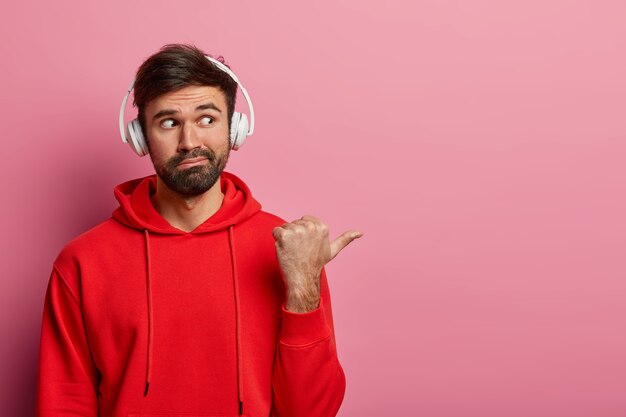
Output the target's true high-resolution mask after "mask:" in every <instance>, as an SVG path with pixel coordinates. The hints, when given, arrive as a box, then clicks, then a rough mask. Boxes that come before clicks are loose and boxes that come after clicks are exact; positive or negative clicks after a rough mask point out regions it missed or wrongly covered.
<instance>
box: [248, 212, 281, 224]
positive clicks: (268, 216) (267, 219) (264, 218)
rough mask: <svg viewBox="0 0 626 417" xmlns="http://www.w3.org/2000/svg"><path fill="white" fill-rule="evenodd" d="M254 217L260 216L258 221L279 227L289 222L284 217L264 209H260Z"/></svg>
mask: <svg viewBox="0 0 626 417" xmlns="http://www.w3.org/2000/svg"><path fill="white" fill-rule="evenodd" d="M254 217H257V218H258V219H257V221H258V222H259V223H262V224H264V225H267V226H270V227H277V226H281V225H283V224H285V223H287V222H286V221H285V220H284V219H283V218H281V217H279V216H277V215H275V214H272V213H269V212H267V211H264V210H261V211H259V212H258V213H257V214H256V216H254Z"/></svg>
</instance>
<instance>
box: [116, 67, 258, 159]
mask: <svg viewBox="0 0 626 417" xmlns="http://www.w3.org/2000/svg"><path fill="white" fill-rule="evenodd" d="M205 56H206V55H205ZM206 59H208V60H209V61H211V62H212V63H213V64H215V66H216V67H218V68H219V69H220V70H222V71H224V72H225V73H226V74H228V75H229V76H230V78H232V79H233V80H235V82H236V83H237V85H238V86H239V88H241V93H242V94H243V96H244V98H245V99H246V102H247V103H248V109H249V110H250V124H249V127H248V116H246V115H245V114H242V113H239V112H233V117H232V118H231V119H230V147H231V148H232V149H233V150H237V149H239V148H240V147H241V146H242V145H243V142H244V141H245V139H246V136H250V135H252V133H253V132H254V108H253V107H252V101H251V100H250V96H249V95H248V92H247V91H246V89H245V88H244V87H243V85H241V83H240V82H239V80H238V79H237V76H236V75H235V73H233V72H232V71H231V70H230V69H229V68H228V67H227V66H226V65H224V64H222V63H221V62H220V61H218V60H216V59H214V58H211V57H210V56H206ZM134 86H135V80H133V82H131V83H130V86H129V87H128V92H127V93H126V96H125V97H124V100H122V107H121V108H120V135H121V136H122V142H124V143H128V144H129V145H130V147H131V149H132V150H133V151H134V152H135V153H136V154H137V155H139V156H145V155H147V154H148V145H147V143H146V139H145V136H144V134H143V131H142V130H141V124H140V123H139V120H138V119H133V120H131V121H130V122H129V123H128V125H126V128H124V110H125V109H126V103H127V102H128V97H130V93H131V92H132V91H133V87H134Z"/></svg>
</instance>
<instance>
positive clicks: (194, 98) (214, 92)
mask: <svg viewBox="0 0 626 417" xmlns="http://www.w3.org/2000/svg"><path fill="white" fill-rule="evenodd" d="M209 102H210V103H213V104H214V105H215V106H216V107H217V108H219V109H220V110H221V111H222V112H223V113H226V96H225V95H224V93H223V92H222V90H220V89H219V88H218V87H213V86H206V85H202V86H198V85H191V86H187V87H183V88H181V89H180V90H176V91H172V92H169V93H165V94H162V95H160V96H159V97H157V98H155V99H154V100H152V101H150V102H148V103H147V104H146V113H147V114H151V113H157V112H159V111H161V110H165V109H171V110H179V111H184V110H187V111H189V110H193V109H195V108H196V107H197V106H199V105H200V104H206V103H209Z"/></svg>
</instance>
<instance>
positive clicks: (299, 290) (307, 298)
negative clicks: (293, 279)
mask: <svg viewBox="0 0 626 417" xmlns="http://www.w3.org/2000/svg"><path fill="white" fill-rule="evenodd" d="M319 304H320V290H319V285H311V286H308V287H296V288H288V289H287V299H286V300H285V308H286V309H287V310H288V311H291V312H294V313H308V312H310V311H313V310H315V309H316V308H318V307H319Z"/></svg>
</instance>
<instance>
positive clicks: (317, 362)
mask: <svg viewBox="0 0 626 417" xmlns="http://www.w3.org/2000/svg"><path fill="white" fill-rule="evenodd" d="M320 281H321V282H320V283H321V299H320V306H319V307H318V308H316V309H315V310H313V311H310V312H307V313H294V312H290V311H288V310H287V309H285V308H284V307H283V312H282V317H283V322H282V329H281V334H280V339H279V343H278V351H277V355H276V363H275V365H274V375H273V379H272V387H273V401H272V416H276V417H291V416H298V417H308V416H311V417H314V416H315V417H327V416H335V415H336V414H337V411H338V410H339V407H340V405H341V402H342V401H343V397H344V393H345V388H346V381H345V376H344V373H343V370H342V368H341V365H340V364H339V360H338V359H337V351H336V348H335V335H334V330H333V319H332V311H331V305H330V293H329V291H328V283H327V280H326V274H325V272H324V271H323V270H322V274H321V280H320Z"/></svg>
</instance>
